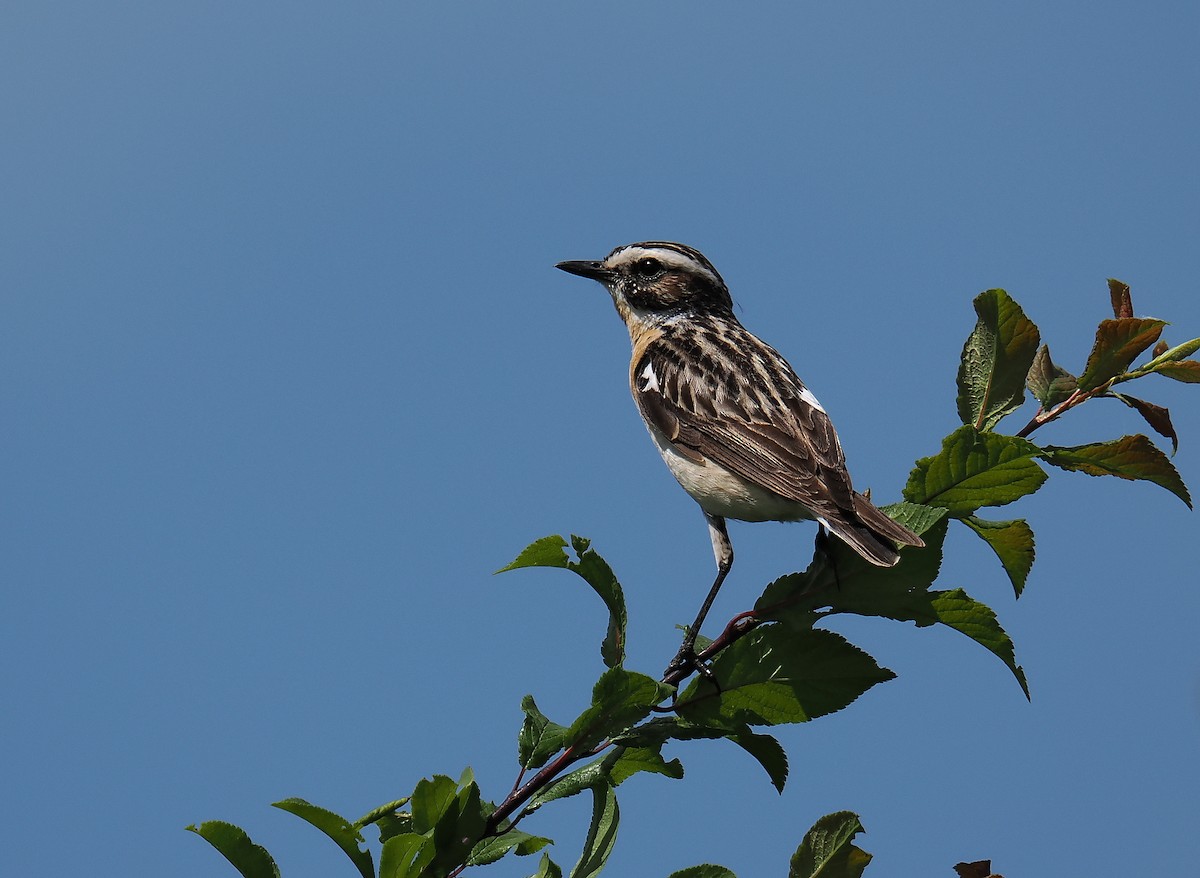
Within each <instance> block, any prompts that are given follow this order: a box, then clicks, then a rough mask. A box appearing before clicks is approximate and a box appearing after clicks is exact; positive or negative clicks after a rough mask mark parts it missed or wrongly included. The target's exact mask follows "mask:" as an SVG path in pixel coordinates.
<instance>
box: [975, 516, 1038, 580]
mask: <svg viewBox="0 0 1200 878" xmlns="http://www.w3.org/2000/svg"><path fill="white" fill-rule="evenodd" d="M962 521H963V524H965V525H966V526H967V527H969V528H970V529H971V530H973V531H975V533H977V534H978V535H979V536H980V538H981V539H983V541H984V542H986V543H987V544H988V545H989V546H991V547H992V551H993V552H995V553H996V557H997V558H999V559H1000V563H1001V564H1003V565H1004V571H1005V572H1006V573H1007V574H1008V578H1009V580H1010V581H1011V582H1012V586H1013V591H1014V592H1016V595H1017V597H1020V596H1021V592H1023V591H1024V590H1025V580H1026V579H1028V578H1029V571H1030V570H1032V569H1033V559H1034V540H1033V528H1031V527H1030V526H1029V523H1028V522H1026V521H1025V520H1024V519H1021V518H1018V519H1014V520H1012V521H988V520H987V519H983V518H979V517H978V516H976V515H969V516H967V517H966V518H964V519H963V520H962Z"/></svg>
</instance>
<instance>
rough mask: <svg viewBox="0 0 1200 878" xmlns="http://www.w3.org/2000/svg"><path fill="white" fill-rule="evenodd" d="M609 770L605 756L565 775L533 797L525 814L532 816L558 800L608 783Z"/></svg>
mask: <svg viewBox="0 0 1200 878" xmlns="http://www.w3.org/2000/svg"><path fill="white" fill-rule="evenodd" d="M608 770H609V762H608V757H607V756H604V757H600V758H598V759H595V760H593V761H592V762H589V763H588V764H587V765H584V766H582V767H581V768H576V769H575V770H574V771H571V772H568V773H567V774H564V775H563V776H562V777H560V778H557V779H556V780H553V781H551V782H550V783H549V784H547V785H546V786H545V787H544V788H543V789H542V790H541V792H539V793H537V794H535V795H534V796H532V797H531V798H530V799H529V803H528V804H527V805H526V806H525V812H524V813H526V814H532V813H533V812H534V811H536V810H537V809H538V808H540V807H542V806H543V805H545V804H548V803H549V802H553V801H554V800H556V799H568V798H570V797H571V796H576V795H578V794H579V793H582V792H583V791H584V790H590V789H592V788H593V787H594V786H596V785H597V784H600V783H608Z"/></svg>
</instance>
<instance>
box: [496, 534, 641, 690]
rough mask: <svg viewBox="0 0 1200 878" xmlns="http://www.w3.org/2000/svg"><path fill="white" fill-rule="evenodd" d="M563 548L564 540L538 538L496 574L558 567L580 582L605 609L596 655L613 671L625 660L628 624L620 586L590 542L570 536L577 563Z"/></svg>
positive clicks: (564, 545)
mask: <svg viewBox="0 0 1200 878" xmlns="http://www.w3.org/2000/svg"><path fill="white" fill-rule="evenodd" d="M566 547H567V541H566V540H564V539H563V538H562V537H561V536H558V535H554V536H548V537H542V538H541V539H540V540H535V541H534V542H532V543H530V544H529V545H528V546H526V547H525V548H524V549H523V550H522V551H521V554H519V555H518V556H517V557H516V559H514V560H513V561H512V563H510V564H506V565H505V566H504V567H501V568H500V569H499V570H497V571H496V572H497V573H504V572H506V571H509V570H519V569H521V568H524V567H558V568H561V569H563V570H570V571H572V572H573V573H575V574H576V575H578V576H579V577H580V578H581V579H583V581H584V582H586V583H587V584H588V585H590V586H591V587H592V590H593V591H595V592H596V594H598V595H599V596H600V599H601V600H602V601H604V605H605V607H607V608H608V632H607V634H606V635H605V637H604V642H603V643H601V645H600V656H601V658H602V659H603V660H604V663H605V664H606V665H607V666H608V667H610V668H615V667H617V666H618V665H620V664H621V662H623V661H624V660H625V628H626V625H627V624H628V621H629V620H628V613H627V612H626V609H625V594H624V592H623V591H622V589H621V583H620V582H618V581H617V577H616V576H615V575H614V574H613V572H612V568H611V567H609V566H608V562H606V561H605V560H604V559H603V558H601V557H600V555H599V554H597V553H596V552H595V551H594V550H593V549H592V548H591V541H589V540H587V539H585V538H583V537H580V536H575V535H572V536H571V548H572V549H574V550H575V553H576V555H577V556H578V558H579V560H578V561H573V560H572V559H571V558H570V556H569V555H568V554H567V552H566Z"/></svg>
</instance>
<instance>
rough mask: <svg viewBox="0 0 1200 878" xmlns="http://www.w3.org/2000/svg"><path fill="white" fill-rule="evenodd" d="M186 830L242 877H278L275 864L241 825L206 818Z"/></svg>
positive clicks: (277, 869) (264, 849)
mask: <svg viewBox="0 0 1200 878" xmlns="http://www.w3.org/2000/svg"><path fill="white" fill-rule="evenodd" d="M187 829H188V831H189V832H194V833H196V835H198V836H200V837H201V838H202V839H204V840H205V841H206V842H208V843H209V844H211V845H212V846H213V847H215V848H216V849H217V851H218V852H219V853H220V854H221V856H223V857H224V858H225V859H227V860H229V862H230V863H231V864H233V868H235V869H237V870H238V872H239V873H240V874H241V875H242V876H243V878H279V867H278V866H276V865H275V861H274V860H273V859H272V858H271V855H270V854H269V853H267V849H266V848H264V847H263V846H262V845H257V844H255V843H254V842H252V841H251V840H250V836H248V835H246V832H245V830H243V829H242V828H241V827H239V826H234V825H233V824H232V823H226V822H225V821H224V820H206V821H205V822H203V823H201V824H200V825H199V826H196V825H194V824H193V825H191V826H188V827H187Z"/></svg>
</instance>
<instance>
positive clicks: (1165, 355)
mask: <svg viewBox="0 0 1200 878" xmlns="http://www.w3.org/2000/svg"><path fill="white" fill-rule="evenodd" d="M1154 351H1155V353H1154V359H1152V360H1150V362H1148V363H1146V365H1144V366H1139V367H1138V368H1137V369H1136V370H1135V371H1136V372H1137V373H1138V374H1145V373H1148V372H1157V371H1159V367H1161V366H1163V365H1165V364H1168V363H1180V362H1184V361H1185V360H1186V358H1187V357H1190V356H1191V355H1192V354H1194V353H1196V351H1200V338H1193V339H1192V340H1191V341H1185V342H1184V343H1183V344H1177V345H1175V347H1173V348H1167V349H1166V350H1164V351H1162V352H1161V353H1159V350H1158V346H1155V348H1154ZM1188 362H1191V361H1188Z"/></svg>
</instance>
